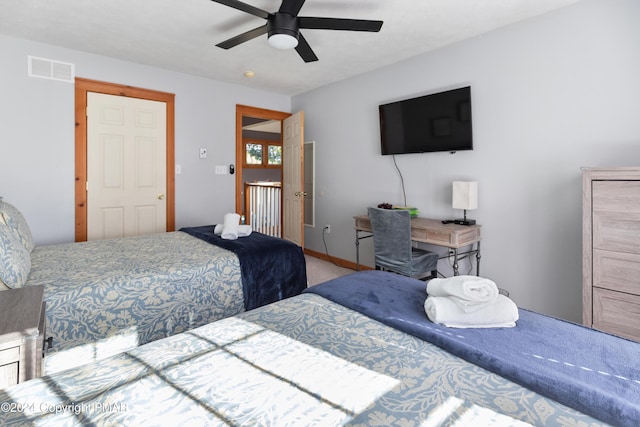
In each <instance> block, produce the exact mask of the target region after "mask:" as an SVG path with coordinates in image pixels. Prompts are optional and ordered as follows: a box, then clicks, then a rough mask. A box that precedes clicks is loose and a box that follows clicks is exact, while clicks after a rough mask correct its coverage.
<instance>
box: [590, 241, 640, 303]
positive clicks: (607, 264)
mask: <svg viewBox="0 0 640 427" xmlns="http://www.w3.org/2000/svg"><path fill="white" fill-rule="evenodd" d="M639 277H640V254H629V253H624V252H613V251H602V250H597V249H596V250H594V251H593V286H596V287H598V288H604V289H611V290H613V291H620V292H626V293H628V294H633V295H640V282H638V278H639Z"/></svg>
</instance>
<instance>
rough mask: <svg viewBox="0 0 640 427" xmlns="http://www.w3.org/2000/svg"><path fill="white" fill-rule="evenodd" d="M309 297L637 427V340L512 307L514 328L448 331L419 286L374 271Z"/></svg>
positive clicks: (592, 413) (568, 403)
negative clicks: (430, 313)
mask: <svg viewBox="0 0 640 427" xmlns="http://www.w3.org/2000/svg"><path fill="white" fill-rule="evenodd" d="M305 292H312V293H315V294H318V295H320V296H323V297H325V298H327V299H329V300H331V301H333V302H336V303H338V304H340V305H343V306H345V307H348V308H350V309H353V310H356V311H358V312H360V313H363V314H365V315H367V316H368V317H371V318H373V319H375V320H378V321H380V322H381V323H384V324H386V325H388V326H391V327H393V328H396V329H399V330H401V331H404V332H406V333H408V334H411V335H414V336H416V337H418V338H421V339H423V340H425V341H428V342H430V343H432V344H435V345H437V346H438V347H441V348H442V349H444V350H446V351H448V352H449V353H452V354H454V355H456V356H458V357H460V358H462V359H465V360H467V361H469V362H471V363H473V364H475V365H478V366H481V367H482V368H485V369H487V370H489V371H492V372H494V373H496V374H498V375H501V376H503V377H505V378H507V379H509V380H511V381H513V382H515V383H517V384H520V385H522V386H524V387H526V388H528V389H530V390H533V391H535V392H537V393H539V394H541V395H543V396H546V397H549V398H551V399H553V400H555V401H557V402H560V403H562V404H564V405H566V406H569V407H571V408H574V409H576V410H578V411H580V412H582V413H585V414H587V415H590V416H592V417H594V418H596V419H599V420H601V421H604V422H606V423H609V424H612V425H617V426H630V427H631V426H633V427H637V426H640V343H636V342H632V341H628V340H625V339H622V338H618V337H615V336H612V335H609V334H605V333H602V332H598V331H595V330H592V329H589V328H586V327H584V326H581V325H577V324H574V323H570V322H567V321H564V320H561V319H555V318H552V317H549V316H545V315H542V314H538V313H534V312H532V311H528V310H524V309H520V319H519V320H518V322H517V326H516V327H515V328H495V329H454V328H447V327H445V326H442V325H438V324H435V323H432V322H431V321H429V319H428V318H427V316H426V314H425V311H424V302H425V299H426V296H427V295H426V284H425V283H424V282H420V281H418V280H414V279H410V278H406V277H402V276H398V275H396V274H391V273H384V272H380V271H366V272H359V273H354V274H351V275H348V276H344V277H341V278H339V279H335V280H331V281H329V282H326V283H323V284H320V285H316V286H312V287H310V288H308V289H307V290H306V291H305Z"/></svg>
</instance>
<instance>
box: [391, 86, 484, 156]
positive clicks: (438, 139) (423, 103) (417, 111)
mask: <svg viewBox="0 0 640 427" xmlns="http://www.w3.org/2000/svg"><path fill="white" fill-rule="evenodd" d="M378 109H379V112H380V140H381V145H382V154H383V155H387V154H408V153H427V152H435V151H449V152H455V151H461V150H473V132H472V126H471V87H470V86H467V87H462V88H459V89H453V90H448V91H445V92H439V93H434V94H431V95H425V96H420V97H417V98H411V99H405V100H402V101H397V102H392V103H389V104H383V105H380V106H379V107H378Z"/></svg>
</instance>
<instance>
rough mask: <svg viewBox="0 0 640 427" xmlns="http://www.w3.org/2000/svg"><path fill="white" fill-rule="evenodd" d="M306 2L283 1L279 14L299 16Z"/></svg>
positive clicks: (301, 0)
mask: <svg viewBox="0 0 640 427" xmlns="http://www.w3.org/2000/svg"><path fill="white" fill-rule="evenodd" d="M304 2H305V0H282V4H281V5H280V10H278V12H281V13H288V14H289V15H293V16H298V12H300V9H302V5H303V4H304Z"/></svg>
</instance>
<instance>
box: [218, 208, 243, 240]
mask: <svg viewBox="0 0 640 427" xmlns="http://www.w3.org/2000/svg"><path fill="white" fill-rule="evenodd" d="M239 227H240V215H238V214H237V213H228V214H225V215H224V223H223V228H222V234H221V235H220V237H222V238H223V239H227V240H235V239H237V238H238V228H239Z"/></svg>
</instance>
